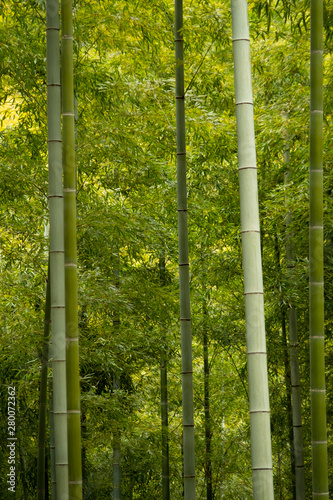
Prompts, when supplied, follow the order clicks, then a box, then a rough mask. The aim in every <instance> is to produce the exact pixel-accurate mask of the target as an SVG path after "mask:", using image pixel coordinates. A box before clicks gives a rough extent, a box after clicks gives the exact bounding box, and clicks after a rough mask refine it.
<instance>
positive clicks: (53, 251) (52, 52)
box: [46, 0, 68, 500]
mask: <svg viewBox="0 0 333 500" xmlns="http://www.w3.org/2000/svg"><path fill="white" fill-rule="evenodd" d="M46 20H47V21H46V22H47V26H46V42H47V124H48V156H49V209H50V285H51V322H52V375H53V415H54V441H55V476H56V477H55V479H56V495H57V496H56V498H57V500H67V499H68V448H67V394H66V338H65V329H66V319H65V276H64V223H63V221H64V210H63V186H62V153H61V95H60V47H59V3H58V2H57V1H56V0H48V1H47V2H46Z"/></svg>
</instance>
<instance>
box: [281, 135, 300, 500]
mask: <svg viewBox="0 0 333 500" xmlns="http://www.w3.org/2000/svg"><path fill="white" fill-rule="evenodd" d="M283 158H284V162H285V164H286V165H287V167H288V168H289V165H290V152H289V145H288V143H287V147H286V148H285V151H284V154H283ZM288 178H289V172H288V171H287V172H286V174H285V184H288ZM291 224H292V212H288V214H287V217H286V233H287V234H286V261H287V273H288V275H289V276H290V278H291V279H292V275H291V273H292V270H293V269H294V268H295V255H294V242H293V234H292V231H291ZM298 346H299V343H298V330H297V311H296V308H295V307H294V305H293V304H290V305H289V356H290V378H291V394H292V417H293V439H294V446H293V450H294V462H295V490H296V500H304V499H305V475H304V453H303V426H302V403H301V379H300V372H299V356H298Z"/></svg>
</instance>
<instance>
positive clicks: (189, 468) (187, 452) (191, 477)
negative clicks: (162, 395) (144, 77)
mask: <svg viewBox="0 0 333 500" xmlns="http://www.w3.org/2000/svg"><path fill="white" fill-rule="evenodd" d="M175 56H176V123H177V198H178V245H179V294H180V324H181V350H182V397H183V450H184V497H185V500H195V449H194V416H193V371H192V330H191V307H190V275H189V257H188V227H187V193H186V140H185V92H184V50H183V2H182V0H175Z"/></svg>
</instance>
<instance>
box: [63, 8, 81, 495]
mask: <svg viewBox="0 0 333 500" xmlns="http://www.w3.org/2000/svg"><path fill="white" fill-rule="evenodd" d="M72 17H73V16H72V1H71V0H62V2H61V71H62V82H61V83H62V127H63V134H62V140H63V148H62V162H63V173H64V226H65V227H64V234H65V284H66V344H67V353H66V361H67V364H66V366H67V411H68V479H69V495H70V498H71V500H72V499H73V500H81V499H82V458H81V412H80V378H79V328H78V294H77V250H76V172H75V120H74V76H73V20H72Z"/></svg>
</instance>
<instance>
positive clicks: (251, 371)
mask: <svg viewBox="0 0 333 500" xmlns="http://www.w3.org/2000/svg"><path fill="white" fill-rule="evenodd" d="M231 13H232V38H233V56H234V75H235V98H236V121H237V137H238V161H239V184H240V204H241V232H242V251H243V273H244V294H245V318H246V343H247V359H248V380H249V399H250V429H251V455H252V480H253V498H254V500H263V499H265V500H272V499H273V498H274V490H273V469H272V452H271V429H270V407H269V393H268V377H267V355H266V338H265V320H264V296H263V282H262V264H261V247H260V228H259V206H258V186H257V165H256V150H255V134H254V119H253V100H252V77H251V61H250V38H249V25H248V14H247V2H246V0H232V1H231Z"/></svg>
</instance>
